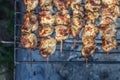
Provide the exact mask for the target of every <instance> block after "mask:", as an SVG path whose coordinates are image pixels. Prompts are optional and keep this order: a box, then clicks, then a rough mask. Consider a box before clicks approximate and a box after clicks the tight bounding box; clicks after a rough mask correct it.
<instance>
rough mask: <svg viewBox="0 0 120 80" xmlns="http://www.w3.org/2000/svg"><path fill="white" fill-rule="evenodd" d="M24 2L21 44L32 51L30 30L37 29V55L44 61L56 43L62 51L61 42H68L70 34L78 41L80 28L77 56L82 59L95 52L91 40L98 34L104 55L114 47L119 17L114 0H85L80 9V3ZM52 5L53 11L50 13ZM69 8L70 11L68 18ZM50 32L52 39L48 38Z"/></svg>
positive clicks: (69, 0) (33, 40)
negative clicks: (38, 37)
mask: <svg viewBox="0 0 120 80" xmlns="http://www.w3.org/2000/svg"><path fill="white" fill-rule="evenodd" d="M24 3H25V6H26V10H27V13H26V14H25V15H24V23H23V25H22V36H21V44H22V46H23V47H25V48H28V49H35V48H36V47H37V42H38V41H37V37H36V35H35V34H34V31H36V30H37V31H38V33H39V36H40V37H41V38H40V45H39V50H40V54H41V55H42V56H43V57H45V58H47V59H48V58H49V56H50V55H52V54H53V53H54V52H55V50H56V44H57V42H59V41H60V42H61V48H60V51H61V52H62V41H63V40H65V39H68V38H69V36H70V34H72V36H73V38H74V41H76V40H77V39H79V33H80V32H81V30H82V28H84V30H83V33H82V42H83V47H82V52H81V54H82V56H84V57H85V58H89V57H90V56H91V55H92V54H93V53H94V52H95V50H96V44H97V43H96V42H95V39H96V36H97V34H98V33H99V31H100V33H101V34H102V49H103V50H104V51H105V52H107V53H108V52H110V51H111V50H112V49H114V48H117V40H116V32H117V30H116V25H115V20H116V19H117V18H118V16H119V6H118V5H119V4H118V0H86V1H85V5H84V8H83V7H82V6H81V3H82V0H39V1H38V0H24ZM53 3H54V6H55V7H56V8H57V12H54V10H53ZM38 4H39V5H40V6H41V9H40V11H39V13H38V18H37V17H36V15H35V14H34V12H33V10H34V9H35V8H36V7H37V6H38ZM69 7H70V8H71V9H72V15H71V16H70V13H69V11H68V8H69ZM101 9H102V13H100V10H101ZM100 14H101V15H100ZM99 17H100V18H101V22H100V24H99V25H97V24H96V20H97V19H98V18H99ZM83 18H84V20H85V23H84V24H83ZM83 25H84V27H83ZM38 26H39V27H38ZM54 29H55V33H56V35H55V38H54V37H52V36H51V35H52V33H53V32H54ZM75 45H76V43H75V44H74V46H75Z"/></svg>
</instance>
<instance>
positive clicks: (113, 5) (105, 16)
mask: <svg viewBox="0 0 120 80" xmlns="http://www.w3.org/2000/svg"><path fill="white" fill-rule="evenodd" d="M108 2H109V3H108ZM102 3H103V5H104V7H103V9H102V15H101V22H100V33H101V34H102V49H103V51H105V52H107V54H109V52H110V51H111V50H112V49H115V48H117V40H116V33H117V29H116V27H117V26H116V24H115V21H116V19H117V18H118V16H119V14H120V13H119V6H118V3H119V1H118V0H102Z"/></svg>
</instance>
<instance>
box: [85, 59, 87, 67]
mask: <svg viewBox="0 0 120 80" xmlns="http://www.w3.org/2000/svg"><path fill="white" fill-rule="evenodd" d="M85 62H86V67H88V58H85Z"/></svg>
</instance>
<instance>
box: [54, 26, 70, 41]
mask: <svg viewBox="0 0 120 80" xmlns="http://www.w3.org/2000/svg"><path fill="white" fill-rule="evenodd" d="M55 32H56V40H57V41H61V40H65V39H68V38H69V35H70V28H69V27H67V26H64V25H58V26H56V27H55Z"/></svg>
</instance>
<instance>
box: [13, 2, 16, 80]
mask: <svg viewBox="0 0 120 80" xmlns="http://www.w3.org/2000/svg"><path fill="white" fill-rule="evenodd" d="M14 12H15V13H14V71H13V75H14V77H13V78H14V80H16V75H15V74H16V49H15V47H16V37H15V36H16V0H15V2H14Z"/></svg>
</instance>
